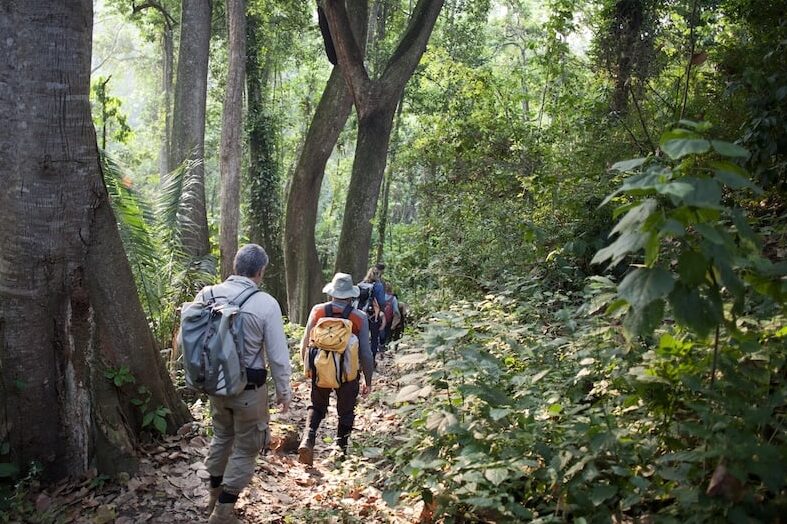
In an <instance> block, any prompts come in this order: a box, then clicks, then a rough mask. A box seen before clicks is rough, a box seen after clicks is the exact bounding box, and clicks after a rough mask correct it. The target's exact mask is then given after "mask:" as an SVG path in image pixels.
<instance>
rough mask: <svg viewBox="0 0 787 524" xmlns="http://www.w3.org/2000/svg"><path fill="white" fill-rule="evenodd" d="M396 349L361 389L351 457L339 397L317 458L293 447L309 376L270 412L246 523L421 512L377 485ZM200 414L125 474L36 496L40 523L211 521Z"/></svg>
mask: <svg viewBox="0 0 787 524" xmlns="http://www.w3.org/2000/svg"><path fill="white" fill-rule="evenodd" d="M392 368H393V358H392V357H391V356H390V355H386V356H385V357H384V358H383V359H382V360H381V362H380V365H379V368H378V373H377V374H376V375H375V381H374V390H373V392H372V393H371V394H370V395H369V396H368V397H367V398H363V397H360V401H359V405H358V409H357V416H356V423H355V431H354V432H353V435H352V438H351V443H350V447H351V453H350V457H349V458H348V459H346V460H345V461H343V462H342V461H337V460H336V458H337V451H336V448H335V446H333V445H332V441H333V437H335V435H336V412H335V407H334V406H335V404H334V402H335V398H333V399H332V401H331V409H330V411H329V416H328V417H326V420H325V421H323V424H322V426H321V427H320V433H319V436H318V444H317V447H316V449H315V460H314V467H312V468H309V467H306V466H304V465H303V464H300V463H299V462H298V460H297V455H296V454H295V453H294V451H295V448H297V444H298V434H299V433H300V430H301V428H302V425H303V421H304V419H305V416H306V408H307V406H308V396H309V384H308V383H307V382H298V383H296V384H295V387H294V398H293V404H292V409H291V411H290V412H289V413H287V414H278V413H275V412H274V413H273V414H272V417H271V429H272V441H271V447H272V448H273V449H274V450H276V451H268V452H267V454H266V455H265V456H260V457H259V459H258V461H257V471H256V474H255V476H254V478H253V479H252V482H251V485H250V486H249V487H248V488H247V489H246V490H245V491H244V492H243V494H242V495H241V497H240V499H239V500H238V503H237V505H236V508H237V509H238V515H239V516H240V518H241V520H242V521H243V522H248V523H280V522H281V523H285V522H286V523H289V522H292V523H297V522H365V523H371V522H391V523H404V522H414V521H417V520H418V515H419V513H420V510H421V508H420V507H419V505H412V504H400V505H399V506H397V507H396V508H393V509H392V508H390V507H389V506H388V505H387V504H386V503H385V502H384V501H383V498H382V493H381V491H380V490H379V489H378V488H377V487H375V484H376V485H378V486H379V485H380V483H379V481H380V479H381V478H384V475H385V471H386V470H390V467H391V466H390V464H387V463H386V461H385V459H384V458H383V456H382V448H381V446H383V445H385V442H388V441H390V439H391V438H392V437H393V436H395V435H396V433H397V431H398V420H397V418H396V415H395V413H394V411H393V409H392V407H391V403H392V400H393V398H394V397H395V396H396V392H397V391H398V388H399V384H397V383H396V378H395V376H394V373H393V370H392ZM192 411H193V413H194V415H195V419H196V421H195V422H194V423H192V424H191V425H189V426H184V427H183V428H181V431H180V432H179V435H176V436H173V437H167V438H166V439H165V440H164V441H163V442H160V443H157V444H155V445H151V446H149V447H148V448H147V449H146V455H145V457H144V458H143V459H142V463H141V467H140V470H139V472H138V473H137V475H135V476H133V477H131V478H122V479H120V482H119V483H118V482H116V481H115V480H110V479H105V478H101V477H98V478H93V479H87V480H84V481H82V482H80V483H75V482H70V483H61V484H59V485H57V486H54V487H52V488H50V489H48V490H46V491H44V492H42V493H41V494H39V495H38V496H37V498H36V500H35V505H36V507H37V509H38V511H39V515H42V516H43V515H46V514H48V515H49V516H50V517H51V518H47V517H44V518H43V519H41V520H40V521H41V522H78V523H92V524H105V523H111V522H114V523H116V524H132V523H141V522H162V523H164V522H167V523H169V522H172V523H186V522H188V523H195V522H207V516H206V515H205V514H204V513H203V509H202V508H203V507H204V504H205V500H206V497H207V480H206V479H207V477H208V474H207V472H206V471H205V469H204V459H205V456H206V454H207V450H208V448H207V444H208V442H209V428H210V424H209V420H207V419H206V418H205V417H206V415H207V408H206V406H204V405H203V404H202V403H201V402H197V404H196V405H195V406H194V407H193V410H192Z"/></svg>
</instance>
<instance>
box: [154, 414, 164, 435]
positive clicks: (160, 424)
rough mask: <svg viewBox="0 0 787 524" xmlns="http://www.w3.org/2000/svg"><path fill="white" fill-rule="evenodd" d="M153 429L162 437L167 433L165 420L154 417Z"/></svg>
mask: <svg viewBox="0 0 787 524" xmlns="http://www.w3.org/2000/svg"><path fill="white" fill-rule="evenodd" d="M153 427H155V428H156V431H158V432H159V433H161V434H162V435H163V434H165V433H166V432H167V420H166V419H165V418H162V417H154V418H153Z"/></svg>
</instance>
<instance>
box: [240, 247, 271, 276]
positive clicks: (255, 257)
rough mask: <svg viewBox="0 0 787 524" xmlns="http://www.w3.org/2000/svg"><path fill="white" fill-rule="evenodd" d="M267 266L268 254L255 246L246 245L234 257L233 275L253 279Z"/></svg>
mask: <svg viewBox="0 0 787 524" xmlns="http://www.w3.org/2000/svg"><path fill="white" fill-rule="evenodd" d="M267 265H268V254H267V253H266V252H265V250H264V249H262V246H259V245H257V244H246V245H245V246H243V247H242V248H240V249H239V250H238V253H237V254H236V255H235V262H234V263H233V267H234V268H235V274H236V275H240V276H242V277H249V278H253V277H256V276H257V274H258V273H259V272H260V271H261V270H263V269H265V266H267Z"/></svg>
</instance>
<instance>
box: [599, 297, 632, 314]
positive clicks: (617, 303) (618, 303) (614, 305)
mask: <svg viewBox="0 0 787 524" xmlns="http://www.w3.org/2000/svg"><path fill="white" fill-rule="evenodd" d="M628 305H629V303H628V301H627V300H626V299H625V298H619V299H617V300H613V301H612V302H610V304H609V306H607V309H606V311H604V314H605V315H611V314H612V313H615V312H616V311H619V310H621V309H622V308H624V307H626V306H628Z"/></svg>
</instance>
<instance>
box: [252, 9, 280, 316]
mask: <svg viewBox="0 0 787 524" xmlns="http://www.w3.org/2000/svg"><path fill="white" fill-rule="evenodd" d="M247 22H248V24H247V28H246V43H247V46H246V92H247V93H248V111H247V113H246V128H247V131H248V133H249V169H248V173H247V179H246V187H247V188H248V210H247V213H246V227H247V235H248V237H249V240H251V241H252V242H255V243H257V244H260V245H261V246H263V247H264V248H265V251H267V252H268V257H269V258H270V264H269V268H268V269H267V270H266V271H265V277H264V280H263V282H264V285H265V290H266V291H267V292H268V293H270V294H271V295H272V296H273V297H274V298H275V299H276V300H278V301H279V304H280V305H281V306H282V310H286V308H287V290H286V286H285V282H284V278H285V275H284V255H283V254H282V226H281V225H282V222H283V219H282V202H281V192H282V190H281V187H280V185H281V183H280V170H279V165H278V163H277V161H276V150H275V147H274V146H275V133H276V130H275V128H274V123H273V119H272V118H271V115H270V109H269V107H268V105H267V101H266V95H267V91H268V82H269V81H270V76H271V74H270V69H271V62H272V58H271V56H270V55H271V54H272V53H270V52H268V53H266V56H265V57H264V58H263V57H262V56H261V53H262V52H263V42H262V40H263V38H265V36H264V35H266V34H269V33H270V31H269V29H270V28H269V27H263V21H262V20H261V17H260V16H259V15H258V14H256V13H250V14H249V16H248V18H247ZM264 47H265V49H266V50H267V51H269V46H264Z"/></svg>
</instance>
